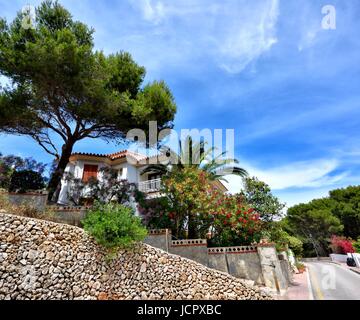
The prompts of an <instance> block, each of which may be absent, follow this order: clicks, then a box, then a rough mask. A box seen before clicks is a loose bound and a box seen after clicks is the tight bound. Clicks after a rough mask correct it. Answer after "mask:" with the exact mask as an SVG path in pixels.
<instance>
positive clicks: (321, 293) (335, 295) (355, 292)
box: [306, 262, 360, 300]
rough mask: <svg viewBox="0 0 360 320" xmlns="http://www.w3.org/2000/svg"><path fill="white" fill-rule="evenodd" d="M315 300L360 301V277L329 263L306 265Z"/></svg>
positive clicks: (310, 263)
mask: <svg viewBox="0 0 360 320" xmlns="http://www.w3.org/2000/svg"><path fill="white" fill-rule="evenodd" d="M306 265H307V266H308V270H309V278H310V282H311V287H312V291H313V296H314V299H315V300H360V275H359V274H357V273H355V272H352V271H350V270H347V269H345V268H344V267H341V266H339V265H336V264H334V263H329V262H309V263H306Z"/></svg>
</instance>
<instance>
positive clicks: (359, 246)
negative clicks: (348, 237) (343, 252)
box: [353, 238, 360, 253]
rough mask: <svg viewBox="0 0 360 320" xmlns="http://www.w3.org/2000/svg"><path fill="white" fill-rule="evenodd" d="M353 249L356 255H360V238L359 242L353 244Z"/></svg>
mask: <svg viewBox="0 0 360 320" xmlns="http://www.w3.org/2000/svg"><path fill="white" fill-rule="evenodd" d="M353 247H354V249H355V251H356V253H360V238H358V239H357V241H356V242H354V243H353Z"/></svg>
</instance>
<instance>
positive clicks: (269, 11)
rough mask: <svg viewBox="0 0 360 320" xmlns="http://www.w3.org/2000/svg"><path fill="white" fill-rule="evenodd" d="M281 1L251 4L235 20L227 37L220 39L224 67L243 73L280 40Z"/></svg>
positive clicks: (222, 65) (230, 70)
mask: <svg viewBox="0 0 360 320" xmlns="http://www.w3.org/2000/svg"><path fill="white" fill-rule="evenodd" d="M278 17H279V2H278V0H272V1H267V2H262V3H261V5H258V6H255V7H254V6H251V7H248V8H247V10H246V9H245V14H243V15H241V16H239V17H238V19H236V18H235V19H233V20H232V23H231V25H230V28H229V29H228V30H227V32H226V33H225V37H224V39H220V41H219V42H218V45H219V52H220V54H221V57H222V59H223V62H222V63H221V67H222V68H223V69H225V70H226V71H228V72H230V73H239V72H241V71H242V70H243V69H244V68H245V67H246V66H248V65H249V64H250V63H251V62H253V61H255V60H256V59H258V58H259V57H260V56H261V55H262V54H263V53H265V52H266V51H268V50H270V49H271V47H272V46H273V45H274V44H276V43H277V42H278V39H277V37H276V23H277V20H278Z"/></svg>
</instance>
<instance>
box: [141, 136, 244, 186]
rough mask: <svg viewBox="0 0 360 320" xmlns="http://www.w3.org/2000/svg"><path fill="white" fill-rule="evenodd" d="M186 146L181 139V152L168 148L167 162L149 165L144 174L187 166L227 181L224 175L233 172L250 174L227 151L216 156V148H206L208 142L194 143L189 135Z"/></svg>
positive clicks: (166, 172) (215, 178) (165, 171)
mask: <svg viewBox="0 0 360 320" xmlns="http://www.w3.org/2000/svg"><path fill="white" fill-rule="evenodd" d="M184 144H185V147H184V146H183V143H182V141H179V147H180V150H179V151H180V152H179V153H176V152H175V151H173V150H171V149H169V150H167V152H166V153H167V156H168V157H169V158H170V159H173V160H170V161H169V163H167V164H161V163H159V164H153V165H149V166H148V167H147V168H146V169H145V170H143V171H142V174H146V173H153V174H158V175H165V174H168V173H171V172H172V171H173V170H181V169H183V168H185V167H194V168H198V169H200V170H203V171H205V172H207V173H208V174H209V176H210V178H211V180H221V181H225V182H227V181H226V179H225V178H224V176H226V175H229V174H233V175H237V176H240V177H242V178H244V177H246V176H248V173H247V171H246V170H245V169H243V168H241V167H239V166H235V165H234V164H238V163H239V161H238V160H237V159H226V158H225V157H226V154H227V152H223V153H221V154H220V155H217V156H216V157H215V158H214V154H215V152H216V148H215V147H212V148H208V149H205V148H206V143H205V142H204V141H200V142H198V143H195V144H194V143H193V140H192V138H191V137H190V136H188V137H187V138H186V139H185V141H184Z"/></svg>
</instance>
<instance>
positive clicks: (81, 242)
mask: <svg viewBox="0 0 360 320" xmlns="http://www.w3.org/2000/svg"><path fill="white" fill-rule="evenodd" d="M106 257H107V255H106V253H105V252H104V251H103V249H102V248H101V247H99V246H98V245H97V244H96V243H95V242H94V241H93V239H92V238H91V237H89V236H88V235H87V234H86V233H84V231H83V230H82V229H79V228H77V227H72V226H69V225H63V224H56V223H53V222H47V221H40V220H34V219H28V218H24V217H18V216H13V215H7V214H0V300H2V299H19V300H23V299H29V300H30V299H31V300H33V299H39V300H49V299H61V300H63V299H69V300H72V299H87V300H96V299H100V300H106V299H143V300H145V299H152V300H158V299H168V300H172V299H199V300H201V299H219V300H220V299H239V300H241V299H261V300H263V299H272V298H271V297H270V296H268V295H267V294H266V293H264V292H262V291H261V290H260V289H259V288H258V287H252V286H249V285H248V284H246V283H245V282H244V281H243V280H240V279H237V278H234V277H232V276H230V275H228V274H224V273H222V272H219V271H216V270H212V269H209V268H206V267H205V266H203V265H201V264H198V263H196V262H194V261H191V260H188V259H185V258H181V257H179V256H175V255H170V254H167V253H166V252H164V251H162V250H160V249H155V248H153V247H151V246H149V245H146V244H139V245H138V246H137V247H136V248H135V249H134V250H132V251H121V252H119V254H118V256H117V258H116V259H114V260H113V261H111V262H109V261H107V259H106Z"/></svg>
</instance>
